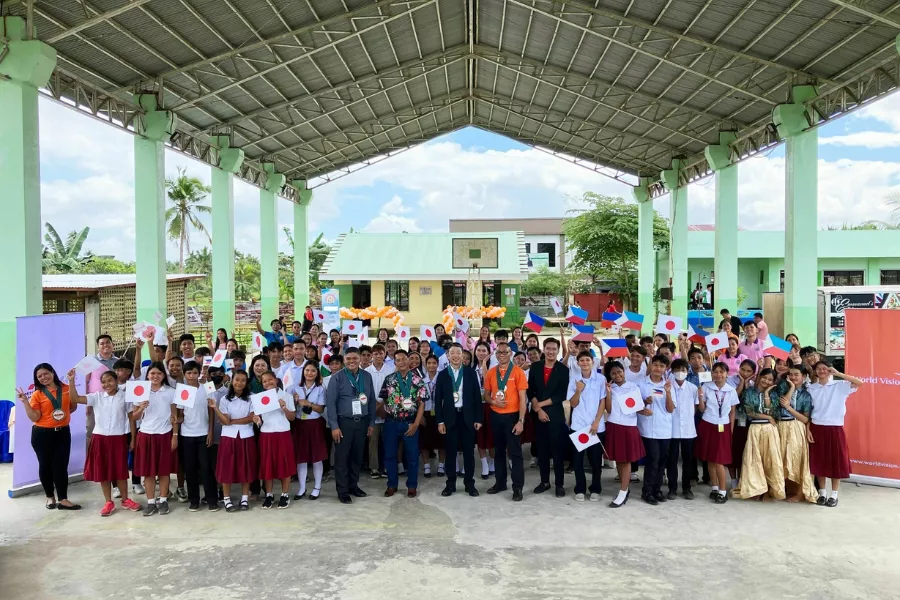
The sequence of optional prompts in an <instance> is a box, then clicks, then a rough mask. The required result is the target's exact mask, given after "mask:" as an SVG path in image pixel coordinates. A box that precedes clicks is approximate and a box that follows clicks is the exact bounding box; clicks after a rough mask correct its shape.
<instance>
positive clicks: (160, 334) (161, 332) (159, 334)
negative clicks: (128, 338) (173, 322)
mask: <svg viewBox="0 0 900 600" xmlns="http://www.w3.org/2000/svg"><path fill="white" fill-rule="evenodd" d="M153 344H154V345H155V346H168V345H169V338H167V337H166V329H165V327H157V328H156V332H155V333H154V334H153ZM176 354H177V352H176Z"/></svg>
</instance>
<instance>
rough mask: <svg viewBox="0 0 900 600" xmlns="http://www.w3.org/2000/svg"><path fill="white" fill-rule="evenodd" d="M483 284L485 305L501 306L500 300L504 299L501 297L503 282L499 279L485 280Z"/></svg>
mask: <svg viewBox="0 0 900 600" xmlns="http://www.w3.org/2000/svg"><path fill="white" fill-rule="evenodd" d="M481 286H482V291H483V294H482V299H483V301H484V306H500V302H501V301H502V300H503V298H501V296H502V295H503V287H502V284H501V283H500V282H499V281H483V282H482V283H481Z"/></svg>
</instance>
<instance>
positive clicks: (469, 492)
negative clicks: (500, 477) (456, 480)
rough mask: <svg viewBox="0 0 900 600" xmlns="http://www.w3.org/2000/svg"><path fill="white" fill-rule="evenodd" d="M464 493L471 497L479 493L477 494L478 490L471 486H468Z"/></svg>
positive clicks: (475, 496)
mask: <svg viewBox="0 0 900 600" xmlns="http://www.w3.org/2000/svg"><path fill="white" fill-rule="evenodd" d="M466 493H467V494H469V495H470V496H472V497H473V498H477V497H478V495H479V494H478V490H476V489H475V488H473V487H470V488H468V489H466Z"/></svg>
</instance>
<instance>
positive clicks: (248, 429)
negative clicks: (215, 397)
mask: <svg viewBox="0 0 900 600" xmlns="http://www.w3.org/2000/svg"><path fill="white" fill-rule="evenodd" d="M219 410H220V411H221V412H222V414H223V415H226V416H228V417H229V418H232V419H243V418H244V417H246V416H247V415H249V414H250V413H251V412H253V403H252V402H250V400H242V399H241V398H237V397H236V398H231V399H230V400H229V399H228V396H225V397H224V398H222V399H221V400H219ZM222 437H227V438H240V439H246V438H252V437H253V423H252V422H251V423H245V424H243V425H222Z"/></svg>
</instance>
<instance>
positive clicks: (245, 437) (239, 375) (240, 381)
mask: <svg viewBox="0 0 900 600" xmlns="http://www.w3.org/2000/svg"><path fill="white" fill-rule="evenodd" d="M207 402H208V404H209V406H210V407H212V408H213V409H215V411H216V416H217V417H218V418H219V421H221V422H222V439H221V441H220V442H219V456H218V460H217V462H216V479H218V480H219V482H220V483H221V484H222V489H223V491H224V494H225V497H224V498H223V500H224V502H225V510H226V512H234V511H235V510H237V509H236V508H235V506H234V504H233V503H232V502H231V484H232V483H239V484H240V485H241V503H240V510H250V501H249V494H250V482H251V481H255V480H256V479H257V476H258V474H259V460H258V454H257V449H256V440H254V439H253V416H254V415H253V405H252V404H251V403H250V384H249V381H248V379H247V373H245V372H244V371H238V372H236V373H235V374H234V375H233V376H232V377H231V386H230V387H229V389H228V393H227V394H226V395H225V397H224V398H222V399H221V400H220V401H219V403H218V405H216V401H215V399H213V398H209V399H208V401H207Z"/></svg>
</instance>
